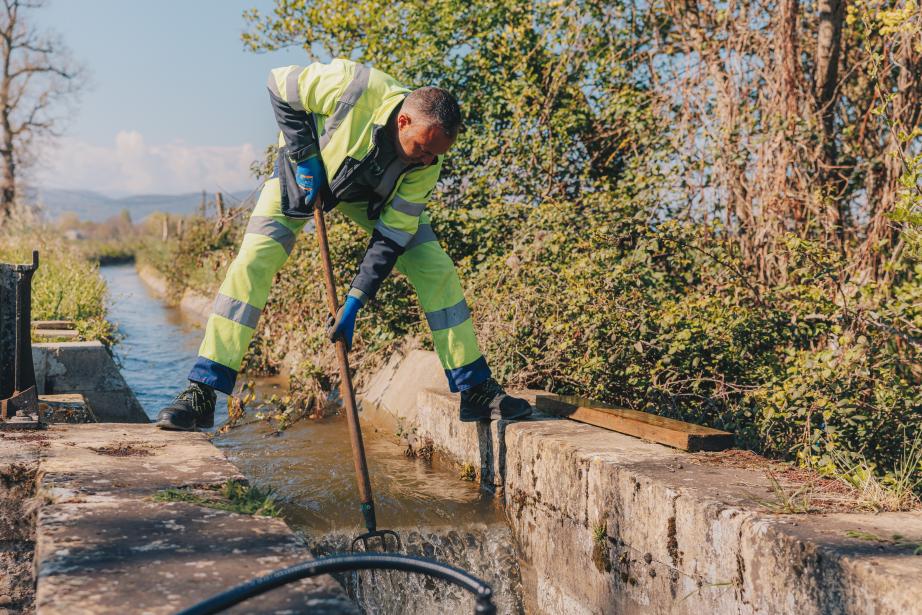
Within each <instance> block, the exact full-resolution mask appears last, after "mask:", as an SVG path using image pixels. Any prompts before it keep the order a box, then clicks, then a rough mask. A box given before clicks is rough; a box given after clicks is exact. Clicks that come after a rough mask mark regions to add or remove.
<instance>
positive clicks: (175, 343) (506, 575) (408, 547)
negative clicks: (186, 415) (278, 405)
mask: <svg viewBox="0 0 922 615" xmlns="http://www.w3.org/2000/svg"><path fill="white" fill-rule="evenodd" d="M102 272H103V276H104V277H105V279H106V281H107V283H108V284H109V289H110V296H111V305H110V310H109V314H110V319H112V320H114V321H115V322H117V323H118V324H119V329H120V332H121V333H122V335H123V336H124V340H123V342H122V343H121V344H118V345H117V346H116V355H117V357H118V358H119V360H120V362H121V364H122V371H123V374H124V376H125V379H126V381H127V382H128V384H129V385H130V386H131V387H132V388H133V389H134V391H135V394H136V395H137V396H138V399H139V401H140V402H141V404H142V406H143V407H144V409H145V411H146V412H147V413H148V415H149V416H151V417H153V416H155V415H156V413H157V411H158V410H159V408H160V407H162V406H163V405H164V404H165V403H168V402H169V400H170V399H171V397H172V395H174V394H175V392H176V391H178V390H179V389H181V388H182V387H183V386H184V385H185V375H186V373H187V371H188V369H189V366H190V365H191V363H192V361H193V360H194V358H195V355H196V351H197V349H198V344H199V342H200V341H201V335H202V330H201V326H200V325H199V324H197V323H196V322H195V321H193V320H191V319H187V318H185V317H184V316H183V314H182V313H181V312H180V311H179V310H177V309H175V308H169V307H165V306H164V305H163V304H162V303H160V301H158V300H157V299H156V298H155V297H154V296H153V295H151V294H150V292H149V291H148V289H147V288H146V287H145V286H144V284H143V283H142V282H141V280H140V279H139V278H138V277H137V275H136V274H135V271H134V268H133V266H130V265H128V266H111V267H103V268H102ZM285 386H286V383H285V380H284V379H283V378H276V379H266V380H263V381H261V382H258V383H257V394H258V395H260V396H262V397H268V396H269V395H271V394H273V393H281V392H283V391H284V388H285ZM226 416H227V410H226V404H225V403H222V399H219V402H218V412H217V416H216V417H215V418H216V421H217V422H218V423H220V422H222V421H223V420H224V419H225V418H226ZM249 418H252V417H249ZM363 434H364V436H365V445H366V451H367V456H368V463H369V469H370V472H371V477H372V481H371V482H372V489H373V491H374V494H375V501H376V507H377V517H378V526H379V527H381V528H389V529H394V530H396V531H398V532H399V533H400V535H401V537H402V539H403V541H404V552H405V553H408V554H412V555H420V556H425V557H430V558H435V559H438V560H440V561H443V562H446V563H450V564H453V565H455V566H458V567H461V568H463V569H465V570H468V571H470V572H471V573H473V574H475V575H478V576H480V577H481V578H483V579H485V580H487V581H489V582H490V583H491V584H492V585H493V587H494V590H495V591H496V592H497V595H498V601H497V602H498V605H499V607H500V612H503V613H518V612H521V611H522V606H521V599H520V593H521V591H520V578H519V577H520V575H519V570H518V563H517V558H516V554H515V549H514V547H513V541H512V536H511V533H510V532H509V529H508V528H507V526H506V524H505V522H504V520H503V516H502V511H501V510H499V509H498V507H497V505H496V503H495V501H494V499H493V497H492V496H491V495H489V494H485V493H483V492H481V491H480V490H479V489H478V487H477V486H476V484H474V483H470V482H465V481H463V480H461V479H460V478H459V477H458V475H457V471H456V470H455V469H453V468H449V467H440V466H439V465H438V464H437V463H436V464H433V463H431V462H428V461H425V460H421V459H414V458H408V457H407V456H405V455H404V450H403V448H402V447H401V446H400V445H399V444H398V443H397V442H396V438H395V437H394V435H393V434H388V433H383V432H381V431H378V430H376V429H374V428H373V427H371V426H365V428H364V432H363ZM214 443H215V444H216V445H217V446H219V447H220V448H222V449H223V450H224V453H225V454H226V455H227V457H228V459H230V460H231V461H232V462H233V463H234V464H235V465H236V466H237V467H238V468H240V470H241V472H243V474H244V475H245V476H247V477H248V478H249V479H250V480H251V481H252V482H253V483H254V484H256V485H260V486H266V487H271V488H272V489H273V490H274V492H275V494H276V497H277V499H278V500H279V501H280V502H281V503H282V505H283V509H284V513H285V519H286V521H287V522H288V523H289V525H291V526H292V528H293V529H295V530H296V531H299V532H301V533H302V534H303V535H304V536H305V537H306V538H307V540H308V542H309V543H310V544H311V545H312V548H313V550H314V551H315V552H316V553H317V554H325V553H331V552H336V551H343V550H345V549H347V548H348V545H349V542H350V541H351V538H352V536H354V535H356V534H357V533H359V531H360V526H361V515H360V513H359V510H358V504H357V496H356V482H355V474H354V469H353V464H352V452H351V449H350V446H349V439H348V433H347V429H346V423H345V419H344V418H343V417H341V416H336V417H331V418H328V419H324V420H321V421H302V422H300V423H297V424H295V425H294V426H292V427H290V428H289V429H287V430H286V431H285V432H283V433H281V434H276V433H275V432H274V430H273V429H271V428H270V427H269V426H268V425H267V424H265V423H263V422H261V421H257V420H247V421H245V422H244V424H242V425H240V426H238V427H236V428H234V429H232V430H230V431H229V432H228V433H226V434H220V435H216V437H215V438H214ZM342 581H343V582H344V584H346V585H347V587H348V588H349V589H350V591H351V593H352V594H353V596H354V597H355V598H356V599H357V601H358V602H359V604H360V605H361V606H362V607H363V609H364V610H365V612H367V613H381V614H384V613H421V614H433V615H434V614H439V615H442V614H444V613H464V612H473V600H472V599H471V598H470V597H469V596H468V595H465V594H464V593H463V592H461V591H460V590H456V589H454V588H451V587H448V586H447V585H445V584H443V583H441V582H435V581H433V580H431V579H428V578H425V577H417V576H408V575H405V574H398V573H380V572H378V573H375V574H374V575H373V576H372V575H371V574H370V573H364V574H362V575H359V576H355V575H353V576H349V577H346V578H343V579H342Z"/></svg>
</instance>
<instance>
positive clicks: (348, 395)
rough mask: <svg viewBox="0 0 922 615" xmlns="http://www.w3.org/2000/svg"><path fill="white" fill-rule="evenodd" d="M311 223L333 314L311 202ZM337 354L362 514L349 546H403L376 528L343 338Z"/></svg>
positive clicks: (322, 226) (322, 236)
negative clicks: (359, 531)
mask: <svg viewBox="0 0 922 615" xmlns="http://www.w3.org/2000/svg"><path fill="white" fill-rule="evenodd" d="M314 225H315V226H316V230H317V241H318V242H319V244H320V260H321V261H322V263H323V273H324V282H325V283H326V289H327V306H328V307H329V308H330V314H335V313H336V311H337V310H338V309H339V301H337V299H336V283H335V281H334V280H333V264H332V262H331V261H330V249H329V244H328V242H327V227H326V222H325V221H324V219H323V208H322V207H321V206H320V203H317V204H316V205H315V206H314ZM336 358H337V359H338V360H339V375H340V385H339V389H340V395H342V398H343V404H344V405H345V407H346V422H347V423H348V425H349V439H350V441H351V443H352V459H353V462H354V464H355V474H356V480H357V481H358V488H359V498H360V501H361V506H360V508H361V511H362V518H363V520H364V521H365V529H366V530H367V531H366V532H365V533H364V534H360V535H359V536H356V537H355V539H354V540H353V541H352V546H351V550H352V551H355V550H356V547H358V545H360V544H361V545H362V549H363V550H365V551H368V549H369V546H370V545H373V543H374V542H379V544H380V548H381V550H382V551H389V550H390V549H389V548H388V543H389V542H393V543H395V544H396V547H397V550H398V551H400V550H402V549H403V545H402V543H401V541H400V536H398V535H397V532H394V531H393V530H379V529H378V523H377V521H376V519H375V501H374V497H373V496H372V493H371V481H370V480H369V478H368V462H367V461H366V459H365V444H364V442H362V427H361V425H360V424H359V412H358V408H357V407H356V404H355V391H354V389H353V387H352V376H351V374H350V371H349V355H348V349H347V348H346V342H345V340H342V339H340V340H337V342H336Z"/></svg>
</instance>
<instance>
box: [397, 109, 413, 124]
mask: <svg viewBox="0 0 922 615" xmlns="http://www.w3.org/2000/svg"><path fill="white" fill-rule="evenodd" d="M412 123H413V121H412V120H411V119H410V116H409V115H407V114H406V113H399V114H397V128H405V127H407V126H409V125H410V124H412Z"/></svg>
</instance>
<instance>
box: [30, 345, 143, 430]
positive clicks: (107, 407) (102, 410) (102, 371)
mask: <svg viewBox="0 0 922 615" xmlns="http://www.w3.org/2000/svg"><path fill="white" fill-rule="evenodd" d="M32 360H33V362H34V364H35V381H36V385H37V386H38V390H39V393H41V394H56V393H80V394H82V395H83V396H84V397H86V399H87V400H88V401H89V403H90V406H91V407H92V408H93V412H94V413H95V414H96V417H97V419H98V420H99V421H102V422H112V423H147V422H148V419H147V415H146V414H144V410H143V408H141V404H139V403H138V400H137V398H136V397H135V396H134V393H133V392H132V390H131V389H130V388H129V387H128V384H127V383H126V382H125V379H124V378H123V377H122V373H121V372H120V371H119V369H118V366H117V365H116V364H115V361H114V360H113V359H112V355H110V354H109V351H108V350H107V349H106V347H105V346H103V345H102V344H101V343H100V342H96V341H93V342H61V343H48V344H32Z"/></svg>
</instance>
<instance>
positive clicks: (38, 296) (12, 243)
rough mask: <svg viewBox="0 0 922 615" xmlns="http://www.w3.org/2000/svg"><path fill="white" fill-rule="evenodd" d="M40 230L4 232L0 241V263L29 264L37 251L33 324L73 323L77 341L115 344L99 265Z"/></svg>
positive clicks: (33, 292)
mask: <svg viewBox="0 0 922 615" xmlns="http://www.w3.org/2000/svg"><path fill="white" fill-rule="evenodd" d="M49 238H50V235H49V234H47V233H42V232H41V231H40V229H37V228H29V229H28V230H26V229H25V228H23V229H18V230H17V229H7V230H6V231H5V232H4V233H3V235H2V241H0V262H5V263H28V262H31V261H32V250H33V249H35V250H38V251H39V267H38V270H37V271H36V273H35V275H34V277H33V278H32V320H59V319H60V320H73V321H75V322H76V325H77V331H78V333H79V334H80V339H84V340H87V339H96V340H99V341H101V342H103V343H104V344H107V345H108V344H112V343H113V342H114V341H115V329H114V327H113V326H112V325H111V324H110V323H109V322H108V321H107V320H106V292H107V291H106V283H105V281H104V280H103V279H102V277H100V275H99V265H98V264H96V263H95V262H93V261H90V260H87V259H86V258H84V255H83V254H82V253H81V252H79V251H77V250H76V249H75V248H73V247H71V246H68V245H66V244H62V243H61V242H59V241H54V240H51V239H49Z"/></svg>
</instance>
